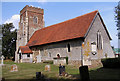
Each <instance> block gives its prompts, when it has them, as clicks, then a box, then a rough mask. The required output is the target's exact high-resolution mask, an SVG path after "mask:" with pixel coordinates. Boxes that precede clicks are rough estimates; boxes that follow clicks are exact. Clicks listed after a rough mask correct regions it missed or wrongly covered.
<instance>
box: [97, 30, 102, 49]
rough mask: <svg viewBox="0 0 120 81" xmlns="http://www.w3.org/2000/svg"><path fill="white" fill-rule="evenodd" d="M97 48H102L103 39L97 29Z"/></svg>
mask: <svg viewBox="0 0 120 81" xmlns="http://www.w3.org/2000/svg"><path fill="white" fill-rule="evenodd" d="M97 49H98V50H102V49H103V39H102V35H101V32H100V31H99V30H98V32H97Z"/></svg>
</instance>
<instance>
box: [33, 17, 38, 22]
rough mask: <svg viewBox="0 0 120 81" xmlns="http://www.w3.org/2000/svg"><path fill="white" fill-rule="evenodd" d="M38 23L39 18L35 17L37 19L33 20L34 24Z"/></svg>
mask: <svg viewBox="0 0 120 81" xmlns="http://www.w3.org/2000/svg"><path fill="white" fill-rule="evenodd" d="M37 22H38V18H37V17H36V16H35V17H34V18H33V23H34V24H36V23H37Z"/></svg>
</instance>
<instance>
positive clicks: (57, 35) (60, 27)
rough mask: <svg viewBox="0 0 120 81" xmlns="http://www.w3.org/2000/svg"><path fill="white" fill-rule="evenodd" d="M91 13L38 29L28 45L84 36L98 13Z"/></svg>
mask: <svg viewBox="0 0 120 81" xmlns="http://www.w3.org/2000/svg"><path fill="white" fill-rule="evenodd" d="M97 12H98V11H97V10H96V11H93V12H91V13H88V14H85V15H82V16H79V17H76V18H73V19H70V20H67V21H64V22H62V23H58V24H55V25H51V26H48V27H45V28H43V29H40V30H37V31H36V32H35V33H34V34H33V35H32V37H31V38H30V40H29V42H28V43H27V46H35V45H42V44H48V43H53V42H59V41H63V40H68V39H74V38H79V37H84V36H85V34H86V33H87V31H88V28H89V27H90V24H91V23H92V21H93V19H94V17H95V16H96V14H97Z"/></svg>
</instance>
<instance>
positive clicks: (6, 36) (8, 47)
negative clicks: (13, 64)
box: [2, 23, 17, 57]
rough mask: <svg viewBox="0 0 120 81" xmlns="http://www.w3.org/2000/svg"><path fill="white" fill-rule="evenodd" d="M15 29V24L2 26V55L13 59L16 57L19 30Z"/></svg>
mask: <svg viewBox="0 0 120 81" xmlns="http://www.w3.org/2000/svg"><path fill="white" fill-rule="evenodd" d="M13 29H14V26H13V23H9V24H8V23H6V24H3V25H2V34H3V37H2V54H3V55H4V56H5V57H13V56H14V55H15V50H16V39H17V30H16V29H15V30H13Z"/></svg>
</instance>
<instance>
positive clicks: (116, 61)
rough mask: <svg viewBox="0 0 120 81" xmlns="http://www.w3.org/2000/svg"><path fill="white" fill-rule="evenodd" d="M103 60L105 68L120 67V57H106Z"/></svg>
mask: <svg viewBox="0 0 120 81" xmlns="http://www.w3.org/2000/svg"><path fill="white" fill-rule="evenodd" d="M101 61H102V64H103V67H104V68H120V58H106V59H102V60H101Z"/></svg>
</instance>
